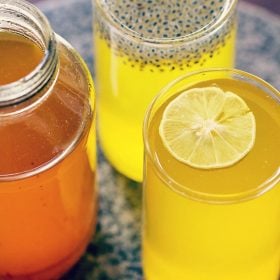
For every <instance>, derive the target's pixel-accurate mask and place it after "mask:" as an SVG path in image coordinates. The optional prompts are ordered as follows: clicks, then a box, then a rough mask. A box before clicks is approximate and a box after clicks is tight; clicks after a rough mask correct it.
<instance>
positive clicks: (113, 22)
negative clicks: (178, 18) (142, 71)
mask: <svg viewBox="0 0 280 280" xmlns="http://www.w3.org/2000/svg"><path fill="white" fill-rule="evenodd" d="M93 1H94V2H95V3H96V5H97V7H98V9H99V10H100V11H101V12H102V14H103V17H104V18H105V19H106V20H107V21H108V22H109V23H110V26H112V27H113V28H114V30H115V31H116V32H117V33H119V34H121V35H122V36H125V37H127V38H129V39H130V40H134V41H137V42H139V43H142V44H151V45H164V46H165V45H174V44H185V43H190V42H192V43H193V42H195V41H196V40H201V39H202V38H204V37H207V36H211V33H213V32H215V31H216V30H218V29H219V28H220V27H221V26H222V25H223V24H224V23H226V22H227V20H228V19H230V18H231V17H232V15H233V14H234V13H235V10H236V7H237V3H238V0H227V7H226V9H224V11H223V12H222V14H221V15H220V16H219V18H218V20H216V21H214V22H213V23H210V24H208V25H206V26H204V27H202V28H200V29H199V30H197V31H195V32H192V33H190V34H187V35H184V36H181V37H174V38H147V37H144V36H141V35H140V34H139V33H138V32H136V31H134V30H132V29H130V28H129V27H128V26H126V25H124V24H123V23H121V21H120V20H119V19H118V18H117V17H114V16H113V15H112V13H111V12H109V9H105V7H106V4H104V0H93ZM94 8H96V7H94Z"/></svg>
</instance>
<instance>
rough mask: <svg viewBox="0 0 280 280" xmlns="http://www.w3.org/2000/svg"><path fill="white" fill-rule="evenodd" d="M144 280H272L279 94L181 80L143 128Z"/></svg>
mask: <svg viewBox="0 0 280 280" xmlns="http://www.w3.org/2000/svg"><path fill="white" fill-rule="evenodd" d="M144 141H145V165H144V166H145V176H144V200H143V201H144V202H143V207H144V221H143V237H142V238H143V267H144V274H145V279H147V280H170V279H179V280H237V279H238V280H277V279H278V277H279V263H280V252H279V249H280V243H279V242H280V223H279V220H280V183H279V179H280V167H279V166H280V149H279V143H280V94H279V92H278V91H277V90H276V89H274V88H273V87H271V86H270V85H268V84H267V83H265V82H264V81H262V80H261V79H259V78H257V77H255V76H253V75H250V74H248V73H245V72H241V71H239V70H207V71H204V72H196V73H195V74H193V75H190V76H184V77H182V78H179V79H178V80H176V81H175V82H173V83H172V84H170V85H169V86H167V87H166V88H165V89H164V90H163V91H162V92H161V94H160V95H159V96H158V97H157V98H156V99H155V101H154V102H153V103H152V105H151V107H150V109H149V110H148V113H147V117H146V120H145V125H144Z"/></svg>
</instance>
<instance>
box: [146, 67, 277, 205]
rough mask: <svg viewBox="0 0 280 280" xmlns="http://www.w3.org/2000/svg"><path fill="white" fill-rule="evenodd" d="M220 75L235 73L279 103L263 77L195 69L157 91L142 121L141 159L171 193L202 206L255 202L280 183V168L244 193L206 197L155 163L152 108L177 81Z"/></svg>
mask: <svg viewBox="0 0 280 280" xmlns="http://www.w3.org/2000/svg"><path fill="white" fill-rule="evenodd" d="M214 72H218V73H222V72H227V73H231V74H237V75H239V76H241V77H244V78H247V79H249V80H251V81H255V82H257V83H258V84H259V85H262V86H264V87H265V88H266V89H267V90H269V91H271V92H272V93H273V94H274V95H275V96H276V97H278V98H279V100H280V92H279V91H278V90H277V89H276V88H275V87H273V86H272V85H271V84H269V83H268V82H266V81H265V80H263V79H262V78H260V77H258V76H256V75H254V74H251V73H248V72H246V71H243V70H239V69H230V68H209V69H204V70H198V71H194V72H191V73H188V74H185V75H183V76H180V77H178V78H177V79H175V80H173V81H172V82H170V83H169V84H167V85H166V86H165V87H164V88H162V89H161V90H160V92H159V93H158V94H157V95H156V96H155V97H154V99H153V100H152V102H151V103H150V105H149V107H148V108H147V110H146V113H145V118H144V122H143V142H144V156H145V157H149V159H150V160H151V162H152V165H153V168H154V170H155V172H156V174H157V175H158V176H159V178H160V180H162V181H163V182H164V183H165V184H166V185H167V187H169V188H170V189H171V190H172V191H174V192H176V193H178V194H179V195H182V196H185V197H188V198H190V199H192V200H195V201H199V202H203V203H212V204H233V203H240V202H243V201H248V200H251V199H254V198H256V197H259V196H261V195H263V194H265V193H266V192H268V191H269V190H271V189H273V187H274V186H275V185H276V184H277V183H279V182H280V167H278V169H277V170H276V171H275V172H274V174H272V175H271V176H270V177H268V178H267V179H266V180H265V181H264V182H262V183H261V184H260V185H259V186H258V187H257V188H255V189H252V190H248V191H245V192H240V193H236V194H222V195H219V194H209V193H206V192H200V191H195V190H193V189H191V188H190V187H188V186H185V185H182V184H180V183H179V182H177V181H176V180H174V179H173V178H172V177H171V176H169V175H168V174H167V172H166V171H165V170H164V169H163V167H162V166H161V164H160V163H159V162H158V161H157V160H156V158H155V157H154V155H153V150H152V149H151V146H150V141H149V138H148V131H149V126H150V121H151V119H152V112H153V109H154V106H155V105H156V104H157V101H158V100H159V99H160V98H161V97H163V96H164V95H165V94H166V93H167V92H168V90H170V89H171V88H172V87H173V86H175V85H176V84H178V83H179V82H181V81H183V80H185V79H187V78H189V77H192V76H195V75H200V74H203V73H214Z"/></svg>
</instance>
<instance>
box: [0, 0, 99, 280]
mask: <svg viewBox="0 0 280 280" xmlns="http://www.w3.org/2000/svg"><path fill="white" fill-rule="evenodd" d="M0 19H1V20H0V279H1V280H6V279H9V280H13V279H15V280H17V279H20V280H22V279H28V280H35V279H36V280H50V279H58V278H59V277H61V276H62V275H63V274H64V273H65V272H66V271H68V270H69V269H70V267H71V266H72V265H73V264H74V263H76V262H77V261H78V260H79V258H80V257H81V255H82V254H83V252H84V251H85V249H86V246H87V244H88V243H89V240H90V239H91V237H92V234H93V232H94V228H95V224H96V213H97V189H96V185H95V170H96V164H95V160H96V155H95V150H96V146H95V145H96V143H95V103H94V89H93V83H92V79H91V77H90V73H89V71H88V69H87V67H86V65H85V63H84V62H83V60H82V59H81V57H80V56H79V55H78V53H77V52H76V51H75V50H74V49H73V48H72V47H71V46H70V45H69V44H68V43H67V42H66V41H65V40H64V39H62V38H61V37H59V36H58V35H56V34H55V33H54V32H53V30H52V28H51V27H50V25H49V23H48V21H47V19H46V18H45V16H44V15H43V14H42V13H41V12H40V11H39V10H38V9H37V8H36V7H35V6H33V5H32V4H30V3H28V2H25V1H23V0H13V1H10V0H0Z"/></svg>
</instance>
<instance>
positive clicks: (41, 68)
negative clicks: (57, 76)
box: [0, 0, 57, 107]
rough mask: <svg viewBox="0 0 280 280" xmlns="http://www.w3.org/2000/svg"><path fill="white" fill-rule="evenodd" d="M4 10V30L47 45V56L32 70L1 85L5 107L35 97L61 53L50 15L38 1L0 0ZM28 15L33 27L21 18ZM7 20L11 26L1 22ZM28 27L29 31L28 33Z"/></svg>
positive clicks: (0, 103)
mask: <svg viewBox="0 0 280 280" xmlns="http://www.w3.org/2000/svg"><path fill="white" fill-rule="evenodd" d="M1 13H3V14H4V15H5V17H3V18H1V23H0V31H1V32H8V33H16V34H19V35H22V36H25V37H28V38H30V39H31V40H33V41H35V42H36V43H38V44H40V46H41V47H42V48H43V49H44V56H43V58H42V59H41V61H40V62H39V64H38V65H37V66H36V67H35V68H34V69H33V70H32V71H31V72H29V73H28V74H27V75H25V76H24V77H22V78H20V79H18V80H16V81H13V82H11V83H8V84H5V85H1V86H0V107H5V106H10V105H15V104H17V103H20V102H22V101H24V100H26V99H28V98H30V97H32V96H33V95H34V94H36V93H37V92H38V91H40V90H41V89H42V88H43V87H44V86H45V85H46V84H47V83H48V81H49V80H50V79H51V77H52V76H53V73H54V72H55V69H56V66H57V53H56V38H55V34H54V32H53V30H52V28H51V26H50V24H49V21H48V19H47V18H46V17H45V15H44V14H43V13H42V12H41V11H40V10H39V9H38V8H37V7H36V6H35V5H33V4H31V3H29V2H27V1H25V0H20V1H19V0H14V1H9V0H0V14H1ZM27 19H28V20H30V23H32V28H30V29H27V27H26V24H25V23H24V22H21V20H22V21H24V20H27ZM3 24H7V25H8V26H9V28H5V27H3V26H1V25H3ZM6 30H7V31H6ZM26 30H28V35H26V34H24V31H26ZM35 31H36V34H35Z"/></svg>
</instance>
